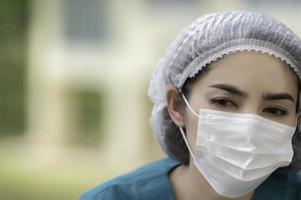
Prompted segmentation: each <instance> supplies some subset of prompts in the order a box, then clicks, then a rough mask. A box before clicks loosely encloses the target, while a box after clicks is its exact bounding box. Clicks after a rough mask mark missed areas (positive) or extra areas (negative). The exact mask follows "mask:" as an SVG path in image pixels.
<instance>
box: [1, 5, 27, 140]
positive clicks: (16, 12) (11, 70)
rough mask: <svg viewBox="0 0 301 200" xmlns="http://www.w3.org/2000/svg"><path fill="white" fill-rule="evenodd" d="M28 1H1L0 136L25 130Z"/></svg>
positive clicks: (17, 133)
mask: <svg viewBox="0 0 301 200" xmlns="http://www.w3.org/2000/svg"><path fill="white" fill-rule="evenodd" d="M28 4H29V1H28V0H9V1H8V0H0V135H12V134H14V135H20V134H22V133H23V132H24V130H25V124H26V122H25V94H26V88H25V85H26V84H25V77H26V33H27V27H28V19H29V16H28V13H29V12H28V9H29V5H28Z"/></svg>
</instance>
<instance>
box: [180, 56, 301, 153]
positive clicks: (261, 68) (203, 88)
mask: <svg viewBox="0 0 301 200" xmlns="http://www.w3.org/2000/svg"><path fill="white" fill-rule="evenodd" d="M297 81H298V80H297V76H296V75H295V73H294V72H293V70H292V69H291V68H290V67H289V66H288V65H287V64H285V63H283V62H282V61H280V60H279V59H276V58H274V57H272V56H269V55H267V54H261V53H255V52H247V51H244V52H239V53H234V54H230V55H227V56H225V57H224V58H222V59H220V60H218V61H216V62H214V63H212V64H210V66H209V68H208V70H206V71H205V72H204V73H201V74H200V75H199V77H198V78H197V80H196V81H195V82H194V84H193V86H192V88H191V90H190V95H189V100H188V101H189V103H190V105H191V107H192V108H193V110H195V111H196V112H197V113H198V111H199V109H200V108H206V109H212V110H220V111H225V112H235V113H252V114H257V115H260V116H262V117H265V118H267V119H270V120H272V121H275V122H279V123H282V124H285V125H289V126H295V124H296V120H297V117H298V115H297V113H296V105H297V99H298V98H297V96H298V84H297V83H298V82H297ZM197 121H198V118H197V117H195V116H194V115H193V114H192V113H191V111H190V110H189V109H185V115H184V124H185V127H186V131H187V133H188V134H187V136H188V140H189V141H190V143H191V144H190V145H191V146H192V147H193V146H194V145H193V144H194V142H193V141H195V139H196V132H197Z"/></svg>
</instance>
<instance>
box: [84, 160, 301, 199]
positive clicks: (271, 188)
mask: <svg viewBox="0 0 301 200" xmlns="http://www.w3.org/2000/svg"><path fill="white" fill-rule="evenodd" d="M179 164H180V163H179V162H178V161H176V160H173V159H171V158H165V159H162V160H159V161H155V162H152V163H150V164H147V165H145V166H143V167H141V168H139V169H136V170H134V171H132V172H130V173H127V174H125V175H122V176H119V177H116V178H114V179H112V180H109V181H107V182H105V183H103V184H100V185H99V186H96V187H95V188H93V189H91V190H90V191H88V192H86V193H84V194H83V195H82V196H81V197H80V200H100V199H101V200H141V199H143V200H173V199H174V198H173V193H172V189H171V186H170V183H169V179H168V173H169V172H170V171H171V170H172V169H174V168H175V167H177V166H178V165H179ZM267 199H268V200H301V171H300V172H298V173H296V172H295V173H293V172H291V173H288V174H272V175H271V176H270V177H269V178H268V179H267V180H266V181H265V182H263V183H262V184H261V185H260V186H259V187H258V188H257V189H256V190H255V194H254V195H253V198H252V200H267Z"/></svg>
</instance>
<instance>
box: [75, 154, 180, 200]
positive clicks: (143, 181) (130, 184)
mask: <svg viewBox="0 0 301 200" xmlns="http://www.w3.org/2000/svg"><path fill="white" fill-rule="evenodd" d="M178 164H179V163H178V162H177V161H175V160H173V159H171V158H165V159H162V160H158V161H155V162H152V163H149V164H146V165H144V166H142V167H140V168H138V169H136V170H134V171H132V172H129V173H127V174H124V175H121V176H118V177H116V178H114V179H111V180H109V181H106V182H104V183H102V184H100V185H98V186H96V187H95V188H93V189H91V190H89V191H88V192H86V193H84V194H83V195H82V196H81V197H80V200H96V199H139V196H140V197H141V196H143V195H163V194H160V193H162V192H163V193H164V192H166V190H168V189H169V185H168V184H169V182H168V177H167V174H168V172H169V171H170V170H171V169H172V168H174V167H175V166H177V165H178ZM154 192H155V193H154Z"/></svg>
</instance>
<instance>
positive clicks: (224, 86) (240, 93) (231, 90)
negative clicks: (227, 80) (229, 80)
mask: <svg viewBox="0 0 301 200" xmlns="http://www.w3.org/2000/svg"><path fill="white" fill-rule="evenodd" d="M210 87H212V88H217V89H221V90H225V91H226V92H229V93H230V94H232V95H237V96H241V97H247V96H248V95H247V93H245V92H243V91H241V90H239V89H238V88H237V87H235V86H233V85H229V84H224V83H218V84H213V85H210Z"/></svg>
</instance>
